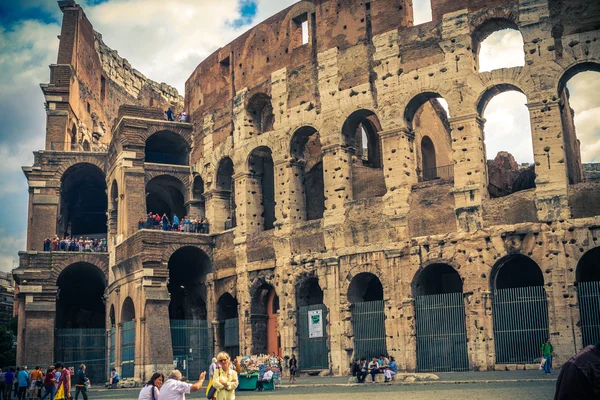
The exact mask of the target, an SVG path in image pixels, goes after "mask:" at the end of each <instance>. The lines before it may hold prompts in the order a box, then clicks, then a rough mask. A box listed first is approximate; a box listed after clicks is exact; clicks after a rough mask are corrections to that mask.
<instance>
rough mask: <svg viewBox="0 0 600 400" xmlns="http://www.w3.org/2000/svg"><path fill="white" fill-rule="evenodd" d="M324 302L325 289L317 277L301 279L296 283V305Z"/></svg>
mask: <svg viewBox="0 0 600 400" xmlns="http://www.w3.org/2000/svg"><path fill="white" fill-rule="evenodd" d="M319 304H323V290H322V289H321V286H320V285H319V280H318V279H317V277H314V276H312V277H309V278H306V279H304V280H301V281H300V282H298V284H297V285H296V305H297V306H298V307H304V306H315V305H319Z"/></svg>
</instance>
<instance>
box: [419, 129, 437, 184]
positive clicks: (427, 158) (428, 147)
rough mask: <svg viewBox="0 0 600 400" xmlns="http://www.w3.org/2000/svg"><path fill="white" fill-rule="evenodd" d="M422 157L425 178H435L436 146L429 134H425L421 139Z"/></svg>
mask: <svg viewBox="0 0 600 400" xmlns="http://www.w3.org/2000/svg"><path fill="white" fill-rule="evenodd" d="M421 158H422V160H421V162H422V171H423V180H424V181H431V180H433V179H435V178H436V176H437V173H436V172H437V170H436V166H437V163H436V160H435V146H434V145H433V142H432V141H431V139H430V138H429V136H424V137H423V139H421Z"/></svg>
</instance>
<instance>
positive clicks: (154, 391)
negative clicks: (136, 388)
mask: <svg viewBox="0 0 600 400" xmlns="http://www.w3.org/2000/svg"><path fill="white" fill-rule="evenodd" d="M164 380H165V377H164V375H163V374H161V373H160V372H156V373H155V374H154V375H152V378H150V380H149V381H148V382H146V384H145V385H144V387H143V388H142V390H140V395H139V396H138V400H158V395H159V394H160V388H161V386H162V384H163V382H164Z"/></svg>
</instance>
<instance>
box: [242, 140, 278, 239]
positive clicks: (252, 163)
mask: <svg viewBox="0 0 600 400" xmlns="http://www.w3.org/2000/svg"><path fill="white" fill-rule="evenodd" d="M247 160H248V164H247V165H248V171H249V184H250V185H252V189H251V193H253V195H252V199H251V200H250V205H253V206H254V207H256V208H255V212H254V214H256V215H257V219H256V221H251V222H250V224H251V225H252V224H254V223H255V224H256V229H257V230H270V229H273V228H274V223H275V169H274V165H273V155H272V152H271V149H270V148H268V147H266V146H259V147H257V148H255V149H254V150H252V151H251V152H250V154H249V155H248V159H247ZM249 231H250V230H249Z"/></svg>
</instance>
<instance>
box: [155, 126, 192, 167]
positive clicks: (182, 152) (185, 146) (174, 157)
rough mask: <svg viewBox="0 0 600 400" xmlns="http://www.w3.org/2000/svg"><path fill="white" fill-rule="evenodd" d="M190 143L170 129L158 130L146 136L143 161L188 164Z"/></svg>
mask: <svg viewBox="0 0 600 400" xmlns="http://www.w3.org/2000/svg"><path fill="white" fill-rule="evenodd" d="M189 154H190V144H189V143H188V141H186V139H185V138H184V137H183V136H181V135H180V134H177V133H175V132H173V131H172V130H168V129H165V130H160V131H157V132H155V133H153V134H152V135H150V136H148V137H147V138H146V141H145V146H144V162H149V163H158V164H171V165H188V164H189Z"/></svg>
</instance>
